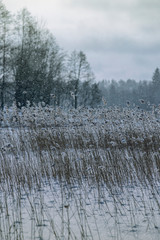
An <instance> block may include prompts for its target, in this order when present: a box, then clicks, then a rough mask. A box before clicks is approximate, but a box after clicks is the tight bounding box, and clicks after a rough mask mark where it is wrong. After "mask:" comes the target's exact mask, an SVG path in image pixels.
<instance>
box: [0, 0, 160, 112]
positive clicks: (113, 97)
mask: <svg viewBox="0 0 160 240" xmlns="http://www.w3.org/2000/svg"><path fill="white" fill-rule="evenodd" d="M140 99H143V102H144V106H145V103H147V102H150V103H152V104H159V103H160V73H159V69H158V68H157V69H156V71H155V73H154V74H153V79H152V81H150V82H147V81H140V82H136V81H135V80H128V81H123V80H120V81H118V82H116V81H114V80H112V81H101V82H99V83H97V82H96V81H95V77H94V73H93V72H92V69H91V67H90V64H89V62H88V61H87V57H86V55H85V53H84V52H82V51H73V52H72V53H71V54H67V53H65V52H64V51H63V50H62V49H61V48H60V47H59V45H58V44H57V42H56V40H55V38H54V36H53V35H52V34H51V33H50V32H49V31H48V30H47V29H46V28H45V26H44V25H43V23H41V22H39V21H38V20H37V19H36V18H34V17H33V16H32V15H31V14H30V12H29V11H28V10H27V9H22V10H21V11H19V12H18V13H17V14H16V15H14V16H13V15H12V14H11V13H10V12H9V11H8V10H7V9H6V7H5V5H4V4H3V2H2V1H1V0H0V107H1V109H2V110H3V109H4V106H5V105H11V104H12V103H13V101H14V102H16V104H17V106H18V107H23V106H26V105H27V106H28V105H31V106H32V105H33V104H38V103H39V102H42V103H43V104H48V105H53V106H61V107H64V108H71V107H74V108H77V107H79V106H81V107H87V106H89V107H93V108H94V107H99V106H104V105H105V104H106V103H107V105H108V106H113V105H119V106H126V104H127V105H130V106H133V104H136V105H139V104H140V101H139V100H140ZM147 106H148V105H147Z"/></svg>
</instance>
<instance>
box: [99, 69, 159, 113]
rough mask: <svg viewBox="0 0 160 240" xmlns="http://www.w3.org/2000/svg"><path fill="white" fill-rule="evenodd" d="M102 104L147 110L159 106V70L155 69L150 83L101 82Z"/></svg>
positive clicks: (128, 81)
mask: <svg viewBox="0 0 160 240" xmlns="http://www.w3.org/2000/svg"><path fill="white" fill-rule="evenodd" d="M99 88H100V90H101V94H102V96H103V102H104V104H105V102H106V104H107V105H109V106H115V105H116V106H117V105H118V106H122V107H125V106H130V107H135V106H138V107H141V108H143V109H146V110H149V109H151V107H152V106H153V105H156V106H158V105H159V104H160V70H159V68H156V70H155V72H154V73H153V77H152V80H151V81H145V80H144V81H138V82H136V81H135V80H131V79H129V80H127V81H123V80H120V81H118V82H117V81H114V80H112V81H105V80H104V81H101V82H100V83H99Z"/></svg>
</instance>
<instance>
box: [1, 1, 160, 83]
mask: <svg viewBox="0 0 160 240" xmlns="http://www.w3.org/2000/svg"><path fill="white" fill-rule="evenodd" d="M3 3H4V4H5V5H6V7H7V9H8V10H10V11H11V12H16V11H17V10H20V9H22V8H23V7H26V8H27V9H28V10H29V11H30V12H31V13H32V15H34V16H37V17H39V18H42V19H43V20H45V22H46V26H47V28H48V29H50V31H51V32H52V33H53V35H54V36H55V37H56V39H57V43H58V44H59V45H60V47H61V48H63V49H64V50H67V51H72V50H78V51H79V50H82V51H84V53H85V54H86V55H87V58H88V61H89V63H90V65H91V67H92V70H93V72H94V73H95V76H96V79H97V80H102V79H107V80H111V79H115V80H119V79H123V80H127V79H129V78H131V79H135V80H144V79H146V80H151V78H152V75H153V71H154V70H155V68H156V67H160V0H3Z"/></svg>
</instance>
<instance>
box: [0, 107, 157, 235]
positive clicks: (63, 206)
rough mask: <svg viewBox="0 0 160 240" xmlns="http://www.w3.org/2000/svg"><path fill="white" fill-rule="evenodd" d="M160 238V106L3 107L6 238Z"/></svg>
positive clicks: (0, 222)
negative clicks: (136, 107)
mask: <svg viewBox="0 0 160 240" xmlns="http://www.w3.org/2000/svg"><path fill="white" fill-rule="evenodd" d="M159 238H160V121H159V109H156V114H155V111H154V112H145V111H142V110H140V109H129V108H125V109H119V108H102V109H83V108H79V109H77V110H70V111H69V110H68V111H64V110H62V109H60V108H57V109H53V108H51V107H47V106H46V107H44V106H43V107H42V106H39V107H28V108H22V109H21V111H20V110H18V109H17V108H16V106H13V107H12V109H7V108H6V109H5V110H4V112H3V113H1V128H0V239H2V240H22V239H24V240H26V239H28V240H35V239H40V240H52V239H61V240H62V239H64V240H65V239H67V240H69V239H78V240H79V239H93V240H100V239H101V240H110V239H114V240H120V239H122V240H124V239H126V240H132V239H133V240H134V239H139V240H143V239H146V240H147V239H148V240H151V239H153V240H158V239H159Z"/></svg>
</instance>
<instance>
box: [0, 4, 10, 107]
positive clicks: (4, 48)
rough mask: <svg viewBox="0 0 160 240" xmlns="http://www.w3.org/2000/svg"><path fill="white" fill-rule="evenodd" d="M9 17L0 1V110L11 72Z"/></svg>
mask: <svg viewBox="0 0 160 240" xmlns="http://www.w3.org/2000/svg"><path fill="white" fill-rule="evenodd" d="M10 23H11V15H10V13H9V11H7V9H6V7H5V6H4V5H3V3H2V1H0V90H1V93H0V99H1V109H2V110H3V108H4V95H5V88H6V82H7V81H9V76H10V72H11V65H10V50H11V36H10V35H11V31H10Z"/></svg>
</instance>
